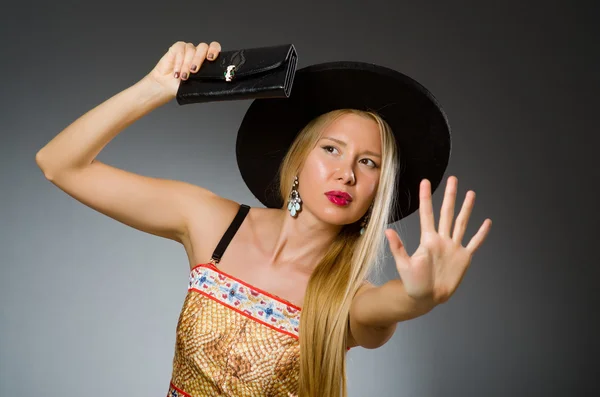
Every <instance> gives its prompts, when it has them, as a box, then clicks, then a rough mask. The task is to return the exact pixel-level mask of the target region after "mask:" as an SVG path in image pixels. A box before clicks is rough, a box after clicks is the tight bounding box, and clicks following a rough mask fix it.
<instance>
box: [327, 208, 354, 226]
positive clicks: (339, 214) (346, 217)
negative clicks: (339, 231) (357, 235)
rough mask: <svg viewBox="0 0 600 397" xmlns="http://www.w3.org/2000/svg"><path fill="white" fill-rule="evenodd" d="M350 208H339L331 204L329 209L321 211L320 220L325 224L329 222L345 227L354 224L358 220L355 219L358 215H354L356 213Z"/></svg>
mask: <svg viewBox="0 0 600 397" xmlns="http://www.w3.org/2000/svg"><path fill="white" fill-rule="evenodd" d="M350 206H352V204H350ZM350 206H348V207H342V208H339V207H337V206H335V205H334V204H330V206H329V208H328V207H325V208H323V210H322V211H320V214H319V215H320V216H319V218H320V219H321V220H322V221H323V222H327V223H330V224H332V225H336V226H344V225H348V224H350V223H354V222H356V221H357V220H358V219H354V218H356V215H355V214H354V211H353V210H351V209H350V208H349V207H350Z"/></svg>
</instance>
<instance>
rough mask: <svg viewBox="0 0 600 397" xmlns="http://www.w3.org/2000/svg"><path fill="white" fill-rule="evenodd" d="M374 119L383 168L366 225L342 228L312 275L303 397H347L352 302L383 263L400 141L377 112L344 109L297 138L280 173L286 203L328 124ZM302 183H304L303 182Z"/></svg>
mask: <svg viewBox="0 0 600 397" xmlns="http://www.w3.org/2000/svg"><path fill="white" fill-rule="evenodd" d="M349 113H351V114H357V115H360V116H363V117H368V118H371V119H373V120H374V121H375V122H376V123H377V125H378V126H379V131H380V136H381V147H382V165H381V172H380V176H379V187H378V189H377V192H376V195H375V199H374V202H373V207H372V209H371V214H370V218H369V222H368V226H367V228H366V231H365V233H364V234H363V235H360V233H359V229H360V221H357V222H355V223H352V224H348V225H344V226H343V227H342V229H341V231H340V232H339V234H338V235H337V236H336V237H335V239H334V241H333V242H332V244H331V245H330V246H329V249H328V250H327V252H326V253H325V255H324V256H323V258H322V259H321V260H320V261H319V263H318V264H317V266H316V268H315V270H314V271H313V273H312V274H311V276H310V278H309V281H308V286H307V289H306V293H305V297H304V303H303V307H302V312H301V316H300V328H299V341H300V377H299V390H298V396H300V397H306V396H310V397H340V396H343V397H346V396H347V387H346V351H347V343H348V341H347V335H348V327H349V311H350V305H351V303H352V298H353V297H354V295H355V294H356V292H357V290H358V288H359V287H360V286H361V285H362V284H363V282H364V281H365V280H366V279H367V277H368V276H369V275H370V274H371V271H372V270H376V269H380V267H381V264H382V262H383V255H382V253H383V244H384V241H385V234H384V232H385V229H386V228H387V227H388V223H389V218H390V213H391V209H392V208H393V207H394V206H395V205H396V202H395V196H396V195H395V192H394V187H395V179H396V169H397V164H398V161H399V159H398V151H397V148H396V141H395V138H394V136H393V135H392V131H391V129H390V127H389V125H388V124H387V123H386V122H385V120H383V119H382V118H381V117H379V116H378V115H377V114H376V113H373V112H366V111H360V110H355V109H341V110H334V111H332V112H329V113H326V114H323V115H321V116H319V117H317V118H315V119H314V120H312V121H311V122H310V123H309V124H307V125H306V127H305V128H304V129H303V130H302V131H301V132H300V133H299V134H298V136H297V137H296V139H295V141H294V143H293V144H292V146H291V147H290V149H289V151H288V152H287V154H286V157H285V158H284V160H283V161H282V163H281V166H280V169H279V193H280V195H281V198H282V200H283V203H284V205H283V207H282V209H285V208H287V200H288V197H289V194H290V192H291V189H292V184H293V181H294V177H295V176H296V175H298V173H299V171H300V169H301V168H302V166H303V164H304V160H305V159H306V157H307V156H308V154H309V152H310V151H311V150H312V149H313V148H314V146H315V145H316V144H317V142H318V140H319V138H320V137H321V134H322V132H323V130H324V129H325V128H327V126H328V125H330V124H331V123H332V122H333V121H334V120H336V119H337V118H338V117H340V116H342V115H344V114H349ZM300 183H301V181H300Z"/></svg>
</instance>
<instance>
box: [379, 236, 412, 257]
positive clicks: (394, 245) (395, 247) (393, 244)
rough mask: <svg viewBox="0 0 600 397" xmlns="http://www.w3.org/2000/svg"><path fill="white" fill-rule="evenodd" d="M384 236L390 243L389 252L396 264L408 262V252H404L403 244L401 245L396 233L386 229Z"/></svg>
mask: <svg viewBox="0 0 600 397" xmlns="http://www.w3.org/2000/svg"><path fill="white" fill-rule="evenodd" d="M385 236H386V237H387V239H388V241H389V243H390V251H391V252H392V255H393V256H394V259H395V260H396V262H398V263H401V262H404V263H407V262H409V261H410V256H409V255H408V252H406V249H405V248H404V244H403V243H402V240H401V239H400V236H398V233H397V232H396V231H395V230H394V229H387V230H386V231H385Z"/></svg>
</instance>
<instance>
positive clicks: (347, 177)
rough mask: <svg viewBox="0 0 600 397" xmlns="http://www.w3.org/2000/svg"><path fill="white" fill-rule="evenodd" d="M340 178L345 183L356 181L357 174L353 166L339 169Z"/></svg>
mask: <svg viewBox="0 0 600 397" xmlns="http://www.w3.org/2000/svg"><path fill="white" fill-rule="evenodd" d="M338 180H340V181H342V182H343V183H344V184H345V185H347V184H351V185H353V184H354V183H356V176H355V175H354V170H353V169H352V167H348V166H346V167H344V168H341V169H340V170H339V174H338Z"/></svg>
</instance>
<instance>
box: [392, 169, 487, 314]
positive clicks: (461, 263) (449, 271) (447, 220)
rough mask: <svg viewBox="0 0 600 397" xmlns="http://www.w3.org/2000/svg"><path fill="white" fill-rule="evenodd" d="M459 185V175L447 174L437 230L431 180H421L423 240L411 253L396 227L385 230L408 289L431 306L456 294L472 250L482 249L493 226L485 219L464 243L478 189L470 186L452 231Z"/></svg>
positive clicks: (412, 294) (414, 296) (401, 276)
mask: <svg viewBox="0 0 600 397" xmlns="http://www.w3.org/2000/svg"><path fill="white" fill-rule="evenodd" d="M457 185H458V179H457V178H456V177H454V176H451V177H449V178H448V181H447V185H446V192H445V194H444V202H443V204H442V209H441V214H440V215H441V216H440V224H439V230H437V231H436V230H435V224H434V216H433V209H432V204H431V183H430V182H429V181H428V180H427V179H423V180H422V181H421V185H420V192H419V198H420V206H419V217H420V221H421V241H420V245H419V247H418V248H417V250H416V251H415V252H414V254H413V255H412V256H409V255H408V253H407V252H406V250H405V249H404V244H402V241H401V240H400V237H399V236H398V234H397V233H396V231H395V230H394V229H387V230H386V232H385V234H386V237H387V238H388V241H389V243H390V250H391V252H392V255H393V256H394V260H395V261H396V268H397V269H398V273H399V274H400V278H401V279H402V282H403V285H404V288H405V290H406V293H407V294H408V295H409V296H410V297H412V298H413V299H416V300H419V301H423V302H427V303H430V304H431V306H432V308H433V307H434V306H435V305H438V304H440V303H444V302H446V301H447V300H448V299H449V298H450V297H451V296H452V294H454V292H455V291H456V289H457V288H458V285H459V284H460V282H461V281H462V279H463V277H464V274H465V272H466V271H467V268H468V267H469V265H470V264H471V259H472V258H473V254H474V253H475V251H477V249H479V247H480V246H481V244H482V243H483V241H484V240H485V238H486V237H487V235H488V233H489V231H490V228H491V226H492V221H491V219H489V218H488V219H486V220H485V221H484V222H483V224H482V225H481V227H480V228H479V231H478V232H477V233H476V234H475V235H474V236H473V238H471V241H469V243H468V244H467V246H466V247H464V246H463V245H462V240H463V237H464V234H465V230H466V229H467V224H468V222H469V217H470V215H471V211H472V210H473V205H474V202H475V192H474V191H472V190H470V191H468V192H467V194H466V199H465V201H464V203H463V206H462V208H461V211H460V213H459V214H458V217H457V218H456V224H455V226H454V230H453V231H452V233H450V228H451V227H452V222H453V218H454V205H455V201H456V189H457Z"/></svg>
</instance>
